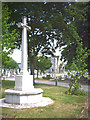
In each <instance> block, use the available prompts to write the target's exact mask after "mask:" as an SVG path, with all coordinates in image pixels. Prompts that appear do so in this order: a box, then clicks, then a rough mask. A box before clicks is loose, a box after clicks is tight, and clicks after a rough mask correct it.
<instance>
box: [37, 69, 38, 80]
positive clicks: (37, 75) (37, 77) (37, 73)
mask: <svg viewBox="0 0 90 120" xmlns="http://www.w3.org/2000/svg"><path fill="white" fill-rule="evenodd" d="M37 78H38V70H37Z"/></svg>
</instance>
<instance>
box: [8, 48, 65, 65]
mask: <svg viewBox="0 0 90 120" xmlns="http://www.w3.org/2000/svg"><path fill="white" fill-rule="evenodd" d="M63 48H64V46H63V47H62V48H61V49H62V50H63ZM55 55H56V56H61V52H60V51H59V48H57V50H56V53H55ZM10 57H12V58H13V59H14V60H15V61H16V62H17V63H21V50H18V49H15V50H14V52H13V54H12V55H10Z"/></svg>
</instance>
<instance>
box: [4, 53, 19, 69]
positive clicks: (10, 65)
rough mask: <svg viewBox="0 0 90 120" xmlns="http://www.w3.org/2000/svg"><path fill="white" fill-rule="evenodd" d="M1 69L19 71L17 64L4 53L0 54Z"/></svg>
mask: <svg viewBox="0 0 90 120" xmlns="http://www.w3.org/2000/svg"><path fill="white" fill-rule="evenodd" d="M2 67H3V68H4V69H16V68H17V69H19V66H18V63H17V62H16V61H15V60H13V59H12V58H11V57H9V56H8V53H6V52H3V54H2Z"/></svg>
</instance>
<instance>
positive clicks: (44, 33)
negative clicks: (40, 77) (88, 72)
mask: <svg viewBox="0 0 90 120" xmlns="http://www.w3.org/2000/svg"><path fill="white" fill-rule="evenodd" d="M6 4H7V5H8V7H9V9H10V10H11V11H12V13H13V14H11V19H10V21H16V22H17V21H19V20H20V19H21V16H23V15H26V16H27V17H28V24H29V25H30V26H31V28H32V29H31V31H30V32H28V57H29V60H30V63H32V64H31V67H30V68H31V71H32V72H31V73H32V74H34V59H35V56H37V55H38V54H39V52H42V54H44V55H45V54H52V55H53V52H54V51H55V48H57V47H61V46H63V45H67V46H70V45H72V44H74V46H75V45H76V47H77V41H76V40H78V41H79V40H80V41H81V39H77V38H78V36H79V37H80V35H81V34H80V30H78V25H79V24H80V23H83V22H82V21H83V20H84V21H85V14H86V13H85V9H84V10H83V7H81V6H84V5H85V4H86V3H70V2H67V3H65V2H64V3H55V2H54V3H46V4H45V3H6ZM16 18H17V19H16ZM30 18H31V20H30ZM29 20H30V21H29ZM15 28H16V25H15ZM54 39H56V40H57V45H56V47H55V48H54V47H53V44H52V43H53V41H54ZM19 40H20V39H19ZM19 40H17V41H15V44H16V45H18V46H20V41H19ZM18 43H19V44H18ZM71 52H72V51H70V53H71ZM72 58H73V57H72ZM71 60H72V59H71Z"/></svg>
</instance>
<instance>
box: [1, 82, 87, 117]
mask: <svg viewBox="0 0 90 120" xmlns="http://www.w3.org/2000/svg"><path fill="white" fill-rule="evenodd" d="M14 84H15V83H14V81H4V80H3V81H2V97H5V94H4V90H5V89H8V88H14ZM35 87H36V88H42V89H43V90H44V93H43V96H44V97H50V98H51V99H52V100H54V104H52V105H49V106H46V107H38V108H29V109H11V108H2V117H3V118H80V116H81V115H82V114H81V111H82V110H83V109H84V106H85V104H86V103H87V102H88V96H87V95H86V96H75V95H66V94H65V91H67V89H68V88H63V87H59V86H51V85H44V84H36V85H35ZM87 116H88V111H87V112H86V113H85V116H84V117H87Z"/></svg>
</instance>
